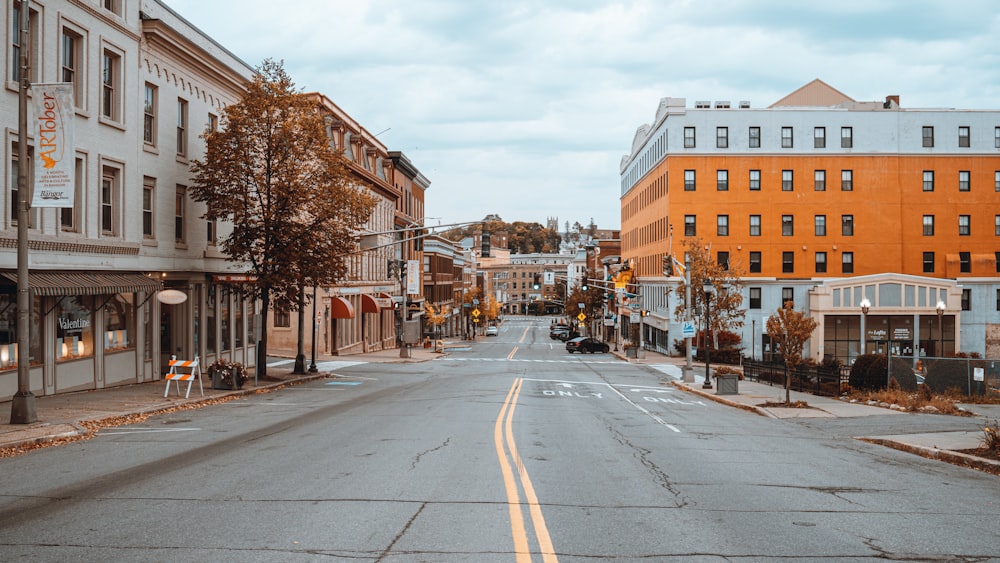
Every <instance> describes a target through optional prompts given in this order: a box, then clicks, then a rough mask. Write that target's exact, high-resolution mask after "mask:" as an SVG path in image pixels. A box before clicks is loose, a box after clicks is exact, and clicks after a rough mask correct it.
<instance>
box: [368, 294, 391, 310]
mask: <svg viewBox="0 0 1000 563" xmlns="http://www.w3.org/2000/svg"><path fill="white" fill-rule="evenodd" d="M383 309H392V298H391V297H389V296H388V295H386V294H385V293H376V294H375V295H368V294H367V293H363V294H361V312H362V313H378V312H379V311H381V310H383Z"/></svg>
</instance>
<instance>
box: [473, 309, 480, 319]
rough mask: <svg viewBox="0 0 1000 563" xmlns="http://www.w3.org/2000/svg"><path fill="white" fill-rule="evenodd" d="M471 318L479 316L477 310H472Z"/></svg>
mask: <svg viewBox="0 0 1000 563" xmlns="http://www.w3.org/2000/svg"><path fill="white" fill-rule="evenodd" d="M472 316H473V317H478V316H479V309H473V310H472Z"/></svg>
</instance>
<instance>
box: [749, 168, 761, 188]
mask: <svg viewBox="0 0 1000 563" xmlns="http://www.w3.org/2000/svg"><path fill="white" fill-rule="evenodd" d="M750 191H752V192H759V191H760V170H751V171H750Z"/></svg>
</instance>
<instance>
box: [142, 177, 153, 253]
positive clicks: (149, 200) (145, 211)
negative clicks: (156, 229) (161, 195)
mask: <svg viewBox="0 0 1000 563" xmlns="http://www.w3.org/2000/svg"><path fill="white" fill-rule="evenodd" d="M154 201H156V180H155V179H154V178H149V177H146V178H143V180H142V237H143V238H147V239H151V238H154V237H153V202H154Z"/></svg>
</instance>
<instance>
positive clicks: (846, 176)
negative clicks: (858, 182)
mask: <svg viewBox="0 0 1000 563" xmlns="http://www.w3.org/2000/svg"><path fill="white" fill-rule="evenodd" d="M840 191H842V192H850V191H854V171H853V170H841V171H840Z"/></svg>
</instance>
